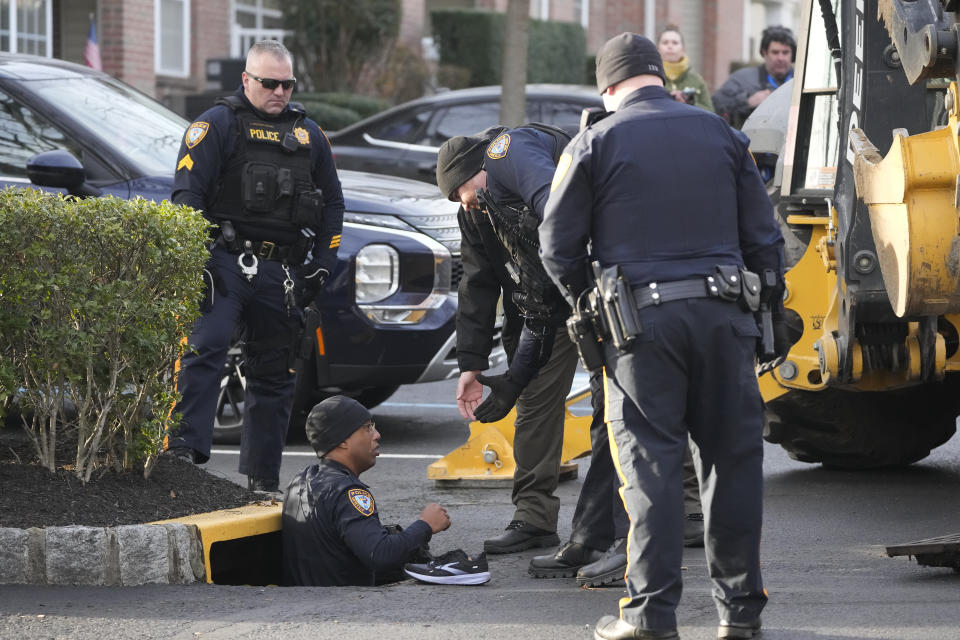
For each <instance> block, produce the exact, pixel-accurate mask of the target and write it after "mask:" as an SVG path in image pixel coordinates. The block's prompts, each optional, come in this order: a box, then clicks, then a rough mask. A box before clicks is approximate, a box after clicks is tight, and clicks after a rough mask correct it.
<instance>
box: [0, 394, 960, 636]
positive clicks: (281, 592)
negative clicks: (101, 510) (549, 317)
mask: <svg viewBox="0 0 960 640" xmlns="http://www.w3.org/2000/svg"><path fill="white" fill-rule="evenodd" d="M454 389H455V383H454V382H452V381H447V382H440V383H430V384H425V385H416V386H410V387H404V388H402V389H401V391H400V392H398V393H397V394H396V395H394V397H393V398H391V399H390V401H388V402H386V403H384V404H383V405H382V406H381V407H379V408H377V409H376V410H375V411H374V416H375V419H376V422H377V427H378V429H379V430H380V431H381V432H382V434H383V441H382V452H383V454H382V455H381V457H380V459H379V461H378V463H377V466H376V467H374V468H373V469H371V470H370V471H368V472H367V473H366V474H364V476H363V478H364V480H365V481H366V482H367V483H368V484H370V486H371V488H372V490H373V493H374V495H375V497H376V499H377V504H378V509H379V511H380V513H381V518H382V519H383V521H384V522H399V523H400V524H404V525H405V524H407V523H409V522H410V521H412V520H414V519H415V518H416V517H417V514H418V513H419V511H420V508H421V507H422V505H423V504H425V503H426V502H430V501H436V502H440V503H441V504H443V505H445V506H446V507H447V508H448V510H449V511H450V514H451V519H452V521H453V526H452V527H451V529H450V530H448V531H446V532H444V533H441V534H439V535H437V536H435V537H434V539H433V542H432V543H431V548H432V549H433V550H434V552H442V551H446V550H448V549H451V548H456V547H460V548H463V549H464V550H466V551H467V552H471V553H473V552H478V551H480V550H481V549H482V544H483V540H484V538H486V537H489V536H491V535H494V534H496V533H498V532H499V530H500V529H502V527H503V526H505V525H506V523H507V522H508V521H509V519H510V517H511V515H512V508H511V505H510V492H509V488H508V487H504V486H497V487H479V488H478V487H472V488H447V487H438V486H435V485H434V483H433V482H432V481H429V480H427V478H426V467H427V465H428V464H429V463H430V462H431V461H432V460H433V459H436V458H437V457H438V456H441V455H443V454H446V453H447V452H448V451H450V450H452V449H453V448H455V447H456V446H458V445H459V444H462V443H463V442H464V441H465V439H466V437H467V434H468V427H467V425H466V423H465V422H464V421H463V420H461V419H460V417H459V414H458V413H457V411H456V408H455V405H454V401H453V395H454ZM578 411H579V412H588V411H589V409H588V408H585V407H579V408H578ZM236 449H237V448H236V447H226V446H218V447H216V451H217V453H215V454H214V455H213V458H212V460H211V462H210V463H209V464H208V468H210V470H211V471H213V472H215V473H221V474H223V475H224V476H226V477H229V478H232V479H235V480H237V481H240V480H241V479H242V478H241V476H239V475H238V474H237V473H236V464H237V455H236ZM311 458H312V453H311V452H310V451H309V447H308V446H307V445H292V446H290V447H289V448H288V451H287V454H286V455H285V457H284V466H283V470H282V473H281V480H282V481H286V480H288V479H289V478H290V477H292V475H293V474H294V473H296V472H297V471H299V470H300V469H301V468H303V467H304V466H305V465H307V464H310V463H311ZM586 464H588V463H587V462H586V461H584V462H581V470H580V477H581V479H582V477H583V474H584V472H585V469H586V466H585V465H586ZM764 467H765V473H764V475H765V483H766V485H765V487H766V502H765V517H764V537H763V548H762V559H763V565H764V578H765V582H766V586H767V590H768V592H769V595H770V603H769V605H768V606H767V609H766V611H765V613H764V616H763V621H764V633H763V635H762V636H761V637H762V638H764V639H767V640H770V639H777V640H788V639H789V640H814V639H816V640H823V639H841V638H842V639H856V640H860V639H864V640H865V639H881V638H882V639H889V640H914V639H916V640H941V639H942V640H948V639H949V640H956V639H958V638H960V574H958V573H955V572H953V571H951V570H949V569H932V568H925V567H920V566H918V565H917V564H916V563H914V562H912V561H911V560H909V559H907V558H888V557H886V556H885V554H884V552H883V546H884V545H886V544H892V543H898V542H907V541H910V540H916V539H920V538H928V537H933V536H937V535H944V534H948V533H956V532H960V438H954V439H953V440H952V441H951V442H949V443H947V445H945V446H943V447H941V448H940V449H938V450H936V451H934V453H933V454H932V455H931V456H930V457H929V458H927V459H926V460H924V461H922V462H921V463H918V464H916V465H913V466H911V467H909V468H906V469H901V470H887V471H874V472H844V471H835V470H828V469H824V468H822V467H819V466H812V465H806V464H802V463H798V462H794V461H792V460H790V459H789V458H787V456H786V455H785V454H784V453H783V452H782V450H780V449H779V447H776V446H774V445H767V446H766V459H765V464H764ZM579 486H580V482H579V481H570V482H566V483H563V484H562V485H561V487H560V490H559V495H560V498H561V502H562V505H563V507H562V509H561V513H560V534H561V537H564V535H566V534H568V533H569V530H570V517H571V515H572V512H573V507H574V504H575V502H576V497H577V492H578V490H579ZM537 553H539V551H527V552H524V553H520V554H514V555H508V556H491V557H490V571H491V574H492V576H493V578H492V580H491V581H490V582H489V583H488V584H486V585H484V586H479V587H455V586H431V585H421V584H417V583H414V582H410V581H408V582H403V583H400V584H397V585H392V586H387V587H379V588H280V587H226V586H218V585H187V586H167V585H162V586H161V585H154V586H142V587H126V588H113V587H41V586H0V638H3V639H7V638H10V639H13V638H17V639H20V638H24V639H34V638H37V639H39V638H69V639H74V638H76V639H86V638H90V639H97V640H99V639H101V638H105V637H110V638H176V639H184V640H186V639H196V638H205V639H227V638H230V639H233V638H241V639H250V640H256V639H265V638H281V637H282V638H284V639H289V640H297V639H300V638H303V639H307V638H309V639H311V640H314V639H325V638H347V639H353V638H357V639H380V638H387V637H389V638H391V639H394V638H397V639H406V638H418V639H420V638H423V639H437V640H440V639H443V640H460V639H464V640H466V639H476V638H490V639H494V638H495V639H497V640H501V639H504V638H535V639H540V638H542V639H551V640H552V639H557V640H564V639H567V638H570V639H574V638H577V639H584V638H590V637H592V628H593V624H594V623H595V622H596V620H597V619H598V618H599V617H600V616H602V615H605V614H615V613H616V612H617V600H618V598H620V597H621V596H622V595H623V588H622V587H614V588H607V589H577V587H576V586H575V584H574V582H573V580H560V579H553V580H537V579H534V578H531V577H530V576H528V575H527V565H528V563H529V560H530V558H531V557H533V556H534V555H536V554H537ZM684 576H685V588H684V594H683V601H682V603H681V606H680V609H679V611H678V619H679V625H680V633H681V637H682V638H684V640H706V639H707V638H715V637H716V612H715V609H714V606H713V603H712V601H711V597H710V583H709V580H708V578H707V574H706V565H705V562H704V555H703V550H702V549H688V550H686V552H685V555H684Z"/></svg>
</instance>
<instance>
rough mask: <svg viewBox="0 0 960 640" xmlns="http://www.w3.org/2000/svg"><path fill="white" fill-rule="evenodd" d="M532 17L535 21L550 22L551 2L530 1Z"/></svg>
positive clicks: (547, 0) (546, 0) (545, 0)
mask: <svg viewBox="0 0 960 640" xmlns="http://www.w3.org/2000/svg"><path fill="white" fill-rule="evenodd" d="M530 17H531V18H533V19H534V20H549V19H550V0H530Z"/></svg>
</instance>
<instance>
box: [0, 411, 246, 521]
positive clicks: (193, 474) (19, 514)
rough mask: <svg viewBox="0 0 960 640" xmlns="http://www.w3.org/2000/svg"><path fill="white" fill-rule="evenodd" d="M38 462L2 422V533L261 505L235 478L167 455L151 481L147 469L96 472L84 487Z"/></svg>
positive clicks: (25, 442) (25, 441)
mask: <svg viewBox="0 0 960 640" xmlns="http://www.w3.org/2000/svg"><path fill="white" fill-rule="evenodd" d="M65 444H67V443H65ZM59 448H60V447H59V446H58V449H59ZM69 459H70V458H69V456H60V457H59V458H58V460H69ZM35 461H36V454H35V452H34V450H33V445H32V444H31V443H30V441H29V440H28V439H27V437H26V434H25V433H24V432H23V431H22V430H21V429H19V428H14V427H10V426H7V427H4V426H3V425H2V424H0V527H14V528H22V529H25V528H29V527H53V526H66V525H84V526H90V527H112V526H116V525H124V524H141V523H144V522H153V521H155V520H165V519H167V518H177V517H180V516H186V515H191V514H195V513H204V512H207V511H215V510H217V509H228V508H231V507H238V506H241V505H245V504H249V503H250V502H254V501H256V500H257V499H258V496H257V495H256V494H253V493H251V492H250V491H247V490H246V489H245V488H243V487H241V486H239V485H237V484H235V483H233V482H231V481H230V480H227V479H225V478H220V477H217V476H214V475H211V474H209V473H207V472H206V471H204V470H203V469H200V468H198V467H195V466H193V465H192V464H190V463H187V462H183V461H181V460H176V459H173V458H169V457H165V456H163V457H161V458H160V459H159V460H158V462H157V464H156V466H155V467H154V469H153V472H152V473H151V475H150V478H149V479H148V480H145V479H144V478H143V472H142V470H138V471H135V472H129V473H115V472H113V471H102V472H101V471H95V472H94V475H93V478H92V479H91V481H90V482H89V483H87V484H83V483H82V482H81V481H80V480H79V479H78V478H77V477H76V476H75V475H73V473H72V472H70V471H68V470H66V469H62V468H59V469H57V471H56V473H51V472H50V471H48V470H47V469H45V468H43V467H41V466H39V465H38V464H35Z"/></svg>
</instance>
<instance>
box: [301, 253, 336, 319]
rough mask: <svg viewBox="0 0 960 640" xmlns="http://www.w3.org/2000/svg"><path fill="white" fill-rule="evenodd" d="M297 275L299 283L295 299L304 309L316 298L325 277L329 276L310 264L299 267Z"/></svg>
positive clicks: (324, 271)
mask: <svg viewBox="0 0 960 640" xmlns="http://www.w3.org/2000/svg"><path fill="white" fill-rule="evenodd" d="M299 275H300V282H299V284H298V285H297V299H298V301H299V304H300V307H301V308H304V309H305V308H306V307H307V305H309V304H310V303H311V302H313V300H314V298H316V297H317V294H318V293H320V289H323V285H324V284H326V282H327V276H329V275H330V272H329V271H327V270H326V269H324V268H323V267H321V266H320V265H318V264H316V263H313V262H312V263H310V264H308V265H304V266H303V267H301V268H300V272H299Z"/></svg>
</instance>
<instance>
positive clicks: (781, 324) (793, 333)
mask: <svg viewBox="0 0 960 640" xmlns="http://www.w3.org/2000/svg"><path fill="white" fill-rule="evenodd" d="M772 324H773V356H766V357H765V356H764V355H763V354H762V353H760V352H761V351H762V349H759V348H758V349H757V352H758V361H757V375H763V374H764V373H766V372H768V371H772V370H773V369H775V368H777V367H778V366H780V364H781V363H782V362H783V361H784V360H785V359H786V357H787V354H788V353H790V347H792V346H793V343H794V342H796V341H797V340H799V339H800V335H799V334H800V333H802V331H800V332H798V331H797V329H796V328H795V327H792V326H790V324H789V323H788V322H787V319H786V316H785V315H784V314H782V313H781V314H775V315H774V316H773V318H772Z"/></svg>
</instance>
